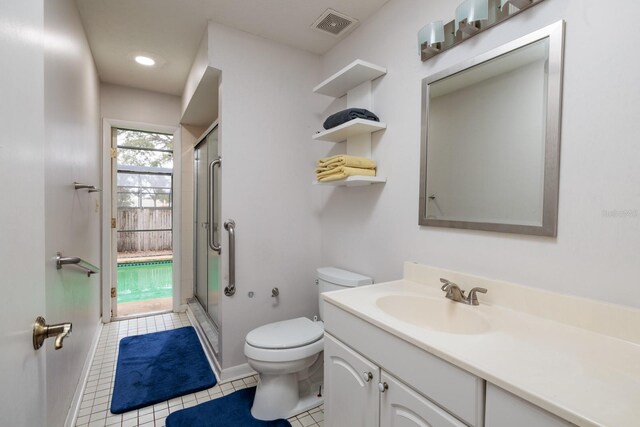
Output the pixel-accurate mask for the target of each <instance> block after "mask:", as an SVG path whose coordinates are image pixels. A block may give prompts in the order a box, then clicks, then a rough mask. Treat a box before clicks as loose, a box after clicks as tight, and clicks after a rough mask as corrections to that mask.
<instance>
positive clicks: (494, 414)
mask: <svg viewBox="0 0 640 427" xmlns="http://www.w3.org/2000/svg"><path fill="white" fill-rule="evenodd" d="M486 410H487V419H486V427H511V426H512V425H513V420H518V427H571V426H573V427H575V424H572V423H570V422H569V421H566V420H563V419H562V418H558V417H556V416H555V415H553V414H552V413H550V412H547V411H545V410H544V409H542V408H539V407H537V406H535V405H533V404H531V403H529V402H527V401H526V400H523V399H521V398H519V397H518V396H516V395H513V394H511V393H509V392H508V391H506V390H503V389H501V388H500V387H498V386H495V385H493V384H491V383H487V409H486Z"/></svg>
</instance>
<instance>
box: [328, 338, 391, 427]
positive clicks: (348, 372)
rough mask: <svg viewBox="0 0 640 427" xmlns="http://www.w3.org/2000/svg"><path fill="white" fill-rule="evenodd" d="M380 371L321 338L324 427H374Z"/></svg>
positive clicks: (332, 342) (357, 355)
mask: <svg viewBox="0 0 640 427" xmlns="http://www.w3.org/2000/svg"><path fill="white" fill-rule="evenodd" d="M379 381H380V369H379V368H378V367H377V366H376V365H375V364H373V363H372V362H370V361H369V360H367V359H365V358H364V357H362V356H360V355H359V354H358V353H356V352H355V351H353V350H351V349H350V348H348V347H346V346H345V345H343V344H342V343H340V342H339V341H338V340H336V339H335V338H333V337H332V336H331V335H328V334H326V333H325V335H324V385H325V392H324V418H325V421H324V424H325V425H326V426H327V427H342V426H349V427H375V426H377V425H378V422H379V418H378V413H379V406H378V403H379V394H380V393H379V392H378V382H379Z"/></svg>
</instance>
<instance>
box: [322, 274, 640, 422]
mask: <svg viewBox="0 0 640 427" xmlns="http://www.w3.org/2000/svg"><path fill="white" fill-rule="evenodd" d="M404 277H405V278H404V279H403V280H399V281H394V282H388V283H382V284H378V285H373V286H366V287H362V288H357V289H353V290H347V291H338V292H330V293H326V294H323V299H324V313H325V354H324V357H325V425H327V426H328V427H332V426H346V425H349V426H367V427H369V426H400V425H402V426H414V425H415V426H447V427H448V426H473V427H482V426H486V427H508V426H509V427H512V426H514V425H517V426H519V427H520V426H524V427H529V426H531V427H544V426H552V427H555V426H571V425H581V426H616V427H617V426H627V425H628V426H631V425H637V424H636V423H637V420H638V417H639V416H640V366H639V363H638V360H640V346H638V340H637V339H638V337H637V336H636V335H637V334H638V332H634V331H633V330H632V329H634V328H632V327H629V326H626V327H620V326H621V324H622V323H621V324H620V325H618V326H616V325H614V323H616V322H623V323H624V324H626V325H629V323H628V322H632V323H631V324H635V325H638V324H640V323H638V320H640V310H634V309H630V308H626V307H619V306H614V305H610V304H604V303H599V302H597V301H589V300H584V299H579V298H574V297H567V296H563V295H556V294H553V293H550V292H545V291H538V290H535V289H532V288H525V287H522V286H518V285H512V284H507V283H504V282H498V281H492V280H488V279H483V278H479V277H473V276H468V275H463V274H460V273H455V272H450V271H446V270H440V269H435V268H432V267H427V266H421V265H417V264H411V263H407V264H406V265H405V275H404ZM439 277H445V278H447V279H451V280H453V281H455V282H456V283H458V284H460V285H461V286H462V285H464V286H462V287H463V288H465V289H470V288H471V287H473V286H483V287H486V288H488V289H489V293H488V294H487V295H482V296H480V297H479V300H480V305H479V306H469V305H465V304H461V303H457V302H453V301H450V300H448V299H446V298H445V297H444V292H442V291H441V290H440V286H439V285H440V282H439ZM567 303H573V305H565V304H567ZM560 306H565V307H566V310H564V312H562V313H561V314H558V313H556V314H554V313H552V312H551V311H546V310H554V309H555V308H557V307H560ZM581 313H589V316H588V317H589V319H586V318H581V316H584V314H581ZM533 314H535V315H533ZM594 315H595V317H596V318H599V320H601V321H602V323H601V324H600V325H599V326H597V327H596V328H600V329H599V330H593V329H591V330H590V329H589V326H588V325H587V324H585V323H581V322H594V324H596V323H598V322H597V320H596V321H594V320H593V319H592V317H593V316H594ZM560 317H561V318H562V319H560ZM612 319H613V320H612ZM560 320H563V321H560ZM633 322H635V323H633ZM636 329H637V328H636ZM608 332H611V333H608ZM623 367H624V368H623Z"/></svg>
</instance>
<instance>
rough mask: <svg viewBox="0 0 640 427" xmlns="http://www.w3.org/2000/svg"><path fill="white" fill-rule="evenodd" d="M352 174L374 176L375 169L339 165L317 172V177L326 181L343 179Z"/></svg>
mask: <svg viewBox="0 0 640 427" xmlns="http://www.w3.org/2000/svg"><path fill="white" fill-rule="evenodd" d="M354 175H359V176H376V170H375V169H362V168H351V167H348V166H340V167H338V168H335V169H331V170H329V171H325V172H320V173H318V174H317V177H318V181H319V182H327V181H337V180H339V179H344V178H346V177H348V176H354Z"/></svg>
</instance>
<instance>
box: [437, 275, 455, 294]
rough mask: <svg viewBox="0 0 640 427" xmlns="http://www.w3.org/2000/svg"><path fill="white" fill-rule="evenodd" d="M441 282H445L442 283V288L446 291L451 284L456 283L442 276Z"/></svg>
mask: <svg viewBox="0 0 640 427" xmlns="http://www.w3.org/2000/svg"><path fill="white" fill-rule="evenodd" d="M440 282H441V283H444V285H442V287H441V288H440V289H441V290H443V291H446V290H447V289H449V286H451V285H455V283H453V282H450V281H448V280H447V279H443V278H442V277H441V278H440Z"/></svg>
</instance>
